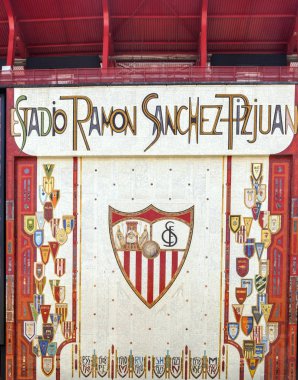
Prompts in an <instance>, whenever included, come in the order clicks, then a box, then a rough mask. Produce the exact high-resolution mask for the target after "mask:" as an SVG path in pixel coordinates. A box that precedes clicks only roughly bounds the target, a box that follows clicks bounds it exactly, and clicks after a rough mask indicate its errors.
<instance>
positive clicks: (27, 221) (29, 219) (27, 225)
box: [24, 215, 37, 235]
mask: <svg viewBox="0 0 298 380" xmlns="http://www.w3.org/2000/svg"><path fill="white" fill-rule="evenodd" d="M36 228H37V224H36V216H35V215H25V216H24V231H25V232H26V234H28V235H33V234H34V232H35V230H36Z"/></svg>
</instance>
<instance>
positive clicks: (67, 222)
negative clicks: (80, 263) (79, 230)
mask: <svg viewBox="0 0 298 380" xmlns="http://www.w3.org/2000/svg"><path fill="white" fill-rule="evenodd" d="M74 220H75V219H74V216H73V215H63V217H62V226H63V228H64V229H65V232H66V233H67V234H70V233H71V232H72V230H73V227H74Z"/></svg>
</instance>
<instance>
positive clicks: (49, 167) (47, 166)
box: [43, 164, 55, 178]
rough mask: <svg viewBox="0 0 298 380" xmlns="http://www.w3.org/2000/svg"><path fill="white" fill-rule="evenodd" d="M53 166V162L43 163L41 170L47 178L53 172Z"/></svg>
mask: <svg viewBox="0 0 298 380" xmlns="http://www.w3.org/2000/svg"><path fill="white" fill-rule="evenodd" d="M54 167H55V165H54V164H44V165H43V170H44V172H45V175H46V176H47V178H51V176H52V174H53V170H54Z"/></svg>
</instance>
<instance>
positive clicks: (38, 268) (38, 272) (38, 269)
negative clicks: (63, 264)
mask: <svg viewBox="0 0 298 380" xmlns="http://www.w3.org/2000/svg"><path fill="white" fill-rule="evenodd" d="M34 277H35V279H36V280H37V281H41V280H42V279H43V277H44V264H43V263H38V262H36V263H34Z"/></svg>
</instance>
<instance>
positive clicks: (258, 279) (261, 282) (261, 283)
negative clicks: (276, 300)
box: [255, 274, 267, 294]
mask: <svg viewBox="0 0 298 380" xmlns="http://www.w3.org/2000/svg"><path fill="white" fill-rule="evenodd" d="M255 286H256V289H257V292H258V293H259V294H262V293H264V292H265V290H266V286H267V277H263V276H260V275H259V274H256V275H255Z"/></svg>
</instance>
